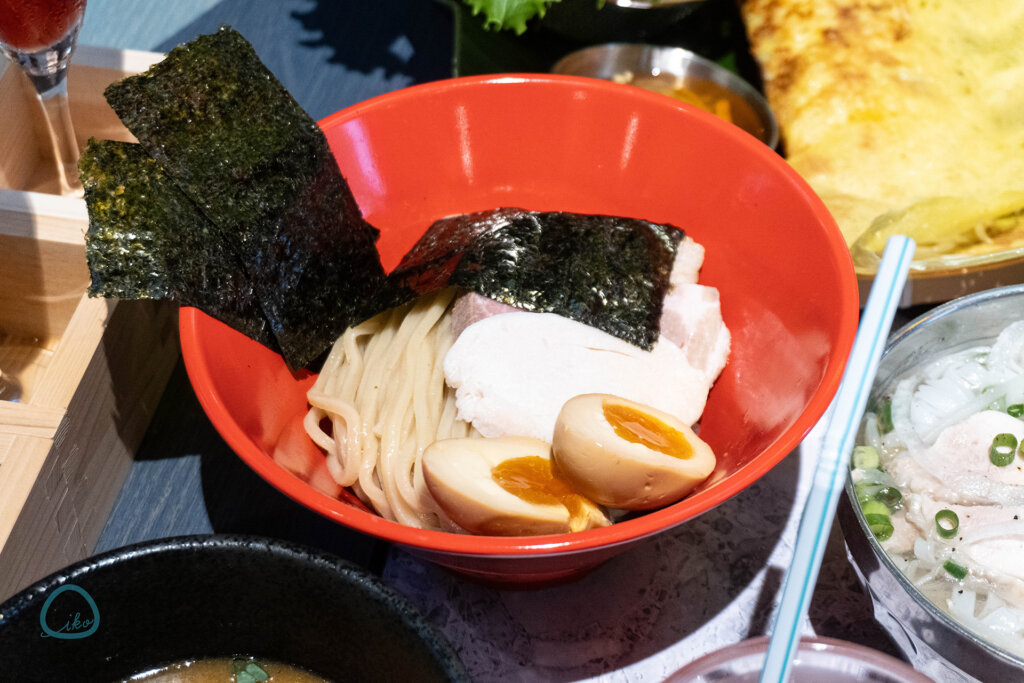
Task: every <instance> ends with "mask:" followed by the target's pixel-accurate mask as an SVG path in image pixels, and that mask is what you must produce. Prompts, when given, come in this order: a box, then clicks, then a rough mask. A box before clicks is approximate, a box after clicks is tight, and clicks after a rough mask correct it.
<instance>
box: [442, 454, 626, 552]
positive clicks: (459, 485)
mask: <svg viewBox="0 0 1024 683" xmlns="http://www.w3.org/2000/svg"><path fill="white" fill-rule="evenodd" d="M422 466H423V479H424V481H425V482H426V485H427V489H428V490H429V491H430V494H431V495H432V496H433V497H434V500H435V501H437V504H438V505H439V506H440V507H441V509H442V510H444V512H445V513H446V514H447V515H448V516H449V517H450V518H451V519H452V521H454V522H455V523H456V524H458V525H459V526H461V527H462V528H463V529H465V530H466V531H469V532H470V533H474V534H486V535H490V536H535V535H541V534H560V533H565V532H569V531H583V530H584V529H590V528H592V527H601V526H608V525H609V524H611V521H610V520H609V519H608V517H607V516H606V515H605V513H604V511H603V510H601V508H600V507H598V506H597V505H595V504H594V503H593V502H592V501H590V500H587V499H586V498H585V497H584V496H582V495H580V494H579V492H577V491H575V490H573V488H572V487H571V486H570V485H569V484H568V482H566V481H565V480H564V479H562V478H560V477H558V476H556V475H555V473H554V472H553V471H552V467H551V446H550V445H549V444H548V443H547V442H546V441H542V440H540V439H535V438H532V437H519V436H505V437H495V438H489V439H479V438H467V439H443V440H441V441H435V442H434V443H432V444H430V445H429V446H427V448H426V449H425V450H424V451H423V460H422Z"/></svg>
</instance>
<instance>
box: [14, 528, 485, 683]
mask: <svg viewBox="0 0 1024 683" xmlns="http://www.w3.org/2000/svg"><path fill="white" fill-rule="evenodd" d="M233 655H250V656H254V657H257V658H260V659H271V660H278V661H281V662H285V663H288V664H293V665H296V666H299V667H302V668H306V669H309V670H310V671H312V672H314V673H317V674H319V675H321V676H323V677H325V678H327V679H328V680H331V681H349V680H351V681H412V680H415V681H468V680H469V677H468V675H467V674H466V673H465V670H464V669H463V667H462V664H461V663H460V661H459V659H458V657H457V656H456V654H455V653H454V651H453V650H452V648H451V646H450V645H449V644H448V643H447V641H445V640H444V638H443V637H442V636H441V635H440V633H439V632H438V631H437V630H436V629H435V628H434V627H433V626H432V625H431V624H430V623H429V622H427V621H426V620H425V619H424V618H423V617H422V615H420V614H419V613H418V612H416V611H415V609H414V608H413V607H412V606H411V605H410V604H409V603H408V602H407V601H406V600H405V599H404V598H403V597H401V596H400V595H399V594H397V593H396V592H395V591H393V590H391V589H390V588H388V587H387V586H385V585H384V584H382V583H381V582H380V580H379V579H377V578H376V577H374V576H373V575H371V574H369V573H368V572H366V571H365V570H363V569H362V568H360V567H357V566H356V565H353V564H351V563H349V562H347V561H345V560H342V559H340V558H337V557H334V556H332V555H329V554H326V553H323V552H320V551H317V550H314V549H311V548H307V547H303V546H297V545H292V544H289V543H285V542H280V541H275V540H270V539H264V538H256V537H239V536H186V537H180V538H171V539H163V540H159V541H155V542H148V543H140V544H137V545H132V546H127V547H125V548H121V549H118V550H114V551H112V552H109V553H104V554H102V555H97V556H96V557H92V558H89V559H86V560H83V561H82V562H79V563H77V564H74V565H71V566H70V567H67V568H66V569H63V570H61V571H59V572H57V573H55V574H53V575H51V576H49V577H47V578H45V579H43V580H41V581H39V582H37V583H36V584H34V585H32V586H30V587H28V588H26V589H25V590H23V591H22V592H21V593H18V594H17V595H15V596H14V597H12V598H11V599H9V600H8V601H7V602H5V603H3V604H2V605H0V679H2V680H5V681H19V683H20V682H28V681H46V682H47V683H51V682H52V681H103V682H104V683H109V682H110V681H115V680H120V679H123V678H126V677H128V676H131V675H133V674H136V673H139V672H141V671H146V670H149V669H152V668H154V667H156V666H160V665H165V664H170V663H173V662H176V661H181V660H185V659H196V658H202V657H215V656H233Z"/></svg>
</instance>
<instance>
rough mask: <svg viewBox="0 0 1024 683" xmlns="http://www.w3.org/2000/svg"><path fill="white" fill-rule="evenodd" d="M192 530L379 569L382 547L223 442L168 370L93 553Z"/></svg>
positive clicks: (180, 368)
mask: <svg viewBox="0 0 1024 683" xmlns="http://www.w3.org/2000/svg"><path fill="white" fill-rule="evenodd" d="M193 533H199V534H202V533H230V534H255V535H260V536H269V537H273V538H280V539H285V540H289V541H293V542H296V543H303V544H306V545H311V546H315V547H318V548H321V549H324V550H327V551H328V552H332V553H335V554H336V555H339V556H340V557H344V558H346V559H349V560H352V561H354V562H356V563H358V564H361V565H362V566H365V567H368V568H370V569H371V571H374V572H377V573H379V571H380V570H381V567H382V564H383V561H384V559H385V557H386V552H387V549H386V546H385V544H382V543H379V542H377V541H374V540H373V539H370V538H369V537H367V536H364V535H362V534H359V533H357V532H354V531H350V530H348V529H345V528H343V527H341V526H339V525H337V524H335V523H333V522H330V521H328V520H327V519H325V518H323V517H321V516H320V515H318V514H316V513H313V512H311V511H309V510H307V509H306V508H305V507H303V506H301V505H299V504H298V503H296V502H294V501H292V500H291V499H290V498H288V497H287V496H285V495H284V494H282V493H280V492H279V491H277V489H275V488H273V487H272V486H270V485H269V484H267V483H266V482H265V481H264V480H263V479H261V478H260V477H259V476H258V475H257V474H256V473H255V472H253V471H252V470H251V469H250V468H249V467H248V466H247V465H246V464H245V463H244V462H243V461H242V460H241V459H240V458H239V457H238V456H237V455H235V453H234V452H233V451H232V450H231V449H230V448H229V447H228V446H227V444H225V443H224V441H223V440H222V439H221V437H220V435H219V434H218V433H217V432H216V430H215V429H214V428H213V426H212V425H211V424H210V421H209V419H207V417H206V414H205V413H204V412H203V409H202V406H200V405H199V401H198V399H197V398H196V396H195V393H194V392H193V391H192V387H191V384H190V383H189V380H188V376H187V374H186V373H185V368H184V364H183V363H182V362H181V361H180V360H179V361H178V364H177V366H176V367H175V369H174V372H173V374H172V375H171V379H170V381H169V383H168V386H167V389H166V391H165V392H164V396H163V399H162V400H161V402H160V405H159V406H158V408H157V411H156V415H155V416H154V418H153V420H152V422H151V423H150V427H149V430H148V431H147V432H146V436H145V439H144V440H143V442H142V444H141V446H140V447H139V451H138V454H137V456H136V459H135V463H134V464H133V467H132V471H131V473H130V474H129V477H128V480H127V481H126V482H125V485H124V486H123V487H122V490H121V494H120V496H119V498H118V500H117V502H116V503H115V505H114V510H113V512H112V513H111V515H110V518H109V520H108V522H107V525H106V528H104V530H103V533H102V534H101V536H100V540H99V542H98V543H97V547H96V552H102V551H104V550H109V549H112V548H117V547H120V546H123V545H127V544H129V543H134V542H138V541H144V540H150V539H154V538H163V537H168V536H179V535H185V534H193Z"/></svg>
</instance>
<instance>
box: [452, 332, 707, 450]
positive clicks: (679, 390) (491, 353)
mask: <svg viewBox="0 0 1024 683" xmlns="http://www.w3.org/2000/svg"><path fill="white" fill-rule="evenodd" d="M444 374H445V380H446V381H447V383H448V384H449V386H451V387H453V388H454V389H455V397H456V407H457V408H458V414H459V418H460V419H462V420H466V421H468V422H472V424H473V426H474V427H476V428H477V429H478V430H479V431H480V433H481V434H483V435H484V436H506V435H510V436H533V437H536V438H539V439H544V440H545V441H547V442H549V443H550V442H551V439H552V435H553V433H554V427H555V421H556V419H557V417H558V413H559V411H560V410H561V408H562V405H563V404H564V403H565V402H566V401H568V400H569V399H570V398H572V397H573V396H578V395H580V394H595V393H604V394H614V395H616V396H621V397H623V398H626V399H629V400H631V401H636V402H638V403H643V404H646V405H649V406H652V407H654V408H657V409H658V410H661V411H664V412H666V413H668V414H670V415H674V416H676V417H678V418H679V419H680V420H682V421H683V422H685V423H686V424H693V423H695V422H696V421H697V420H698V419H699V418H700V416H701V413H703V412H704V404H705V403H706V401H707V396H708V390H709V389H710V388H711V383H712V380H711V379H709V378H708V377H707V376H706V375H705V374H704V373H703V372H701V371H700V370H697V369H695V368H694V367H693V366H691V365H690V363H689V362H688V361H687V360H686V356H685V354H684V353H683V351H682V350H681V349H680V348H679V347H678V346H676V345H675V344H672V343H668V342H665V341H664V340H663V339H661V340H659V341H658V342H657V343H655V345H654V347H653V348H652V349H651V350H650V351H644V350H643V349H640V348H638V347H636V346H633V345H632V344H629V343H628V342H625V341H623V340H621V339H618V338H616V337H614V336H612V335H610V334H607V333H605V332H602V331H601V330H598V329H596V328H593V327H590V326H588V325H584V324H582V323H578V322H575V321H573V320H570V319H568V318H564V317H562V316H560V315H555V314H553V313H526V312H517V313H507V314H503V315H496V316H492V317H489V318H486V319H484V320H481V321H479V322H477V323H474V324H473V325H470V326H469V327H467V328H466V329H465V330H464V331H463V332H462V334H461V335H460V336H459V338H458V339H457V340H456V341H455V344H454V345H453V346H452V348H451V349H450V350H449V351H448V354H447V355H446V356H445V360H444Z"/></svg>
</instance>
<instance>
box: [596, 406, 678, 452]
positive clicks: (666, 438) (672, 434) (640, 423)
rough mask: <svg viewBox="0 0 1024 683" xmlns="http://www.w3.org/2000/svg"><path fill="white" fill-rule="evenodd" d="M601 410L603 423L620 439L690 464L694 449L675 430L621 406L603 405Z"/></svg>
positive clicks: (646, 415)
mask: <svg viewBox="0 0 1024 683" xmlns="http://www.w3.org/2000/svg"><path fill="white" fill-rule="evenodd" d="M601 408H602V410H603V411H604V419H605V420H607V421H608V424H610V425H611V426H612V429H613V430H615V434H616V435H617V436H618V437H619V438H620V439H623V440H625V441H628V442H630V443H638V444H642V445H644V446H646V447H647V448H650V449H651V450H652V451H658V452H659V453H664V454H665V455H670V456H672V457H673V458H679V459H680V460H689V459H690V458H692V457H693V446H691V445H690V442H689V441H688V440H687V439H686V436H685V435H684V434H683V433H682V432H680V431H679V430H678V429H676V428H675V427H672V426H669V425H667V424H665V423H664V422H662V421H661V420H659V419H658V418H656V417H653V416H651V415H648V414H647V413H644V412H641V411H639V410H637V409H636V408H632V407H630V406H627V405H622V404H621V403H613V402H611V401H603V402H602V403H601Z"/></svg>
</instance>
